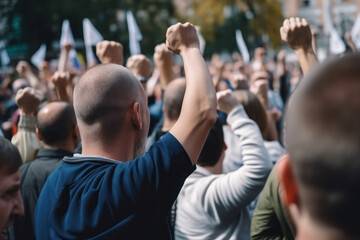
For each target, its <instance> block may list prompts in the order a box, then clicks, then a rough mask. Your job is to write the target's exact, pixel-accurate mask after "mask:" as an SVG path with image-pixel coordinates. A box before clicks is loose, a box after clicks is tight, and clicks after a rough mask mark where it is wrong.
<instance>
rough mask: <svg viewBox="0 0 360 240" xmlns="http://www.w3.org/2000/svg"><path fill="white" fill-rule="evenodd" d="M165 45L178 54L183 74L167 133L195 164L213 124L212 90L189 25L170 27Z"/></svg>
mask: <svg viewBox="0 0 360 240" xmlns="http://www.w3.org/2000/svg"><path fill="white" fill-rule="evenodd" d="M166 45H167V47H168V48H169V49H170V50H172V51H173V52H175V53H178V54H180V55H181V57H182V58H183V61H184V67H185V75H186V91H185V96H184V100H183V105H182V109H181V113H180V116H179V119H178V121H177V122H176V123H175V125H174V126H173V127H172V128H171V129H170V133H171V134H172V135H173V136H175V138H177V140H178V141H179V142H180V143H181V145H182V146H183V147H184V149H185V150H186V152H187V154H188V155H189V157H190V159H191V162H192V163H193V164H195V163H196V161H197V159H198V157H199V155H200V152H201V149H202V147H203V145H204V142H205V140H206V137H207V135H208V133H209V131H210V129H211V127H212V126H213V125H214V123H215V121H216V94H215V87H214V84H213V82H212V78H211V76H210V73H209V70H208V68H207V65H206V63H205V61H204V59H203V57H202V55H201V52H200V49H199V39H198V37H197V35H196V29H195V27H194V26H193V25H191V24H190V23H185V24H180V23H178V24H176V25H173V26H171V27H170V28H169V29H168V30H167V33H166Z"/></svg>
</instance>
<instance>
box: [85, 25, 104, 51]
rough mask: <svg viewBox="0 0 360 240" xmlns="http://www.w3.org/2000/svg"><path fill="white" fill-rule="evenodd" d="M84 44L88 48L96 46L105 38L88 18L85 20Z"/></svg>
mask: <svg viewBox="0 0 360 240" xmlns="http://www.w3.org/2000/svg"><path fill="white" fill-rule="evenodd" d="M83 31H84V42H85V45H86V46H96V44H97V43H98V42H100V41H102V40H104V38H103V37H102V36H101V34H100V33H99V31H98V30H97V29H96V28H95V27H94V25H92V23H91V22H90V20H89V19H88V18H85V19H84V20H83Z"/></svg>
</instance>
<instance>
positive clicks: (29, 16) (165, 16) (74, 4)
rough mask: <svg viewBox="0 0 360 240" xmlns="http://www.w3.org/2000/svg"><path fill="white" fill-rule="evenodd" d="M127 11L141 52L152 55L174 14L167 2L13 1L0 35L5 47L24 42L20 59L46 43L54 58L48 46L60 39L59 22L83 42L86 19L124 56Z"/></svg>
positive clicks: (160, 0) (53, 53)
mask: <svg viewBox="0 0 360 240" xmlns="http://www.w3.org/2000/svg"><path fill="white" fill-rule="evenodd" d="M127 10H132V11H133V13H134V16H135V18H136V20H137V22H138V25H139V28H140V30H141V32H142V34H143V36H144V39H143V41H141V42H140V44H141V47H142V52H143V53H144V54H152V53H153V50H154V46H155V44H158V43H161V42H163V41H164V40H165V32H166V29H167V27H168V26H169V25H170V21H171V19H172V16H173V15H174V7H173V5H172V2H171V1H170V0H142V1H140V0H125V1H121V0H76V1H75V0H61V1H59V0H17V2H16V5H15V7H14V8H13V9H12V10H11V11H9V12H7V13H6V18H7V21H8V23H7V25H6V26H7V27H6V29H5V33H1V35H2V34H4V35H5V36H6V40H7V43H8V44H7V45H14V44H20V43H27V44H28V45H29V51H28V52H26V53H25V54H26V55H25V56H23V57H29V56H30V55H31V54H32V53H33V52H34V51H35V50H36V49H37V48H39V46H40V44H41V43H46V44H47V46H48V57H49V55H50V57H56V54H58V51H52V49H51V46H52V43H53V42H54V41H59V40H60V35H61V25H62V22H63V20H64V19H68V20H69V21H70V26H71V29H72V32H73V35H74V38H75V40H81V41H83V29H82V20H83V19H84V18H89V19H90V20H91V22H92V23H93V24H94V26H95V27H96V28H97V29H98V30H99V32H100V33H101V34H102V35H103V37H104V39H108V40H114V41H119V42H121V43H122V44H123V45H124V51H125V54H127V53H128V52H129V50H128V30H127V23H126V19H125V16H126V14H125V12H126V11H127ZM119 13H120V14H119ZM117 16H120V18H119V17H117ZM121 16H122V17H121ZM18 19H21V20H20V21H19V20H18ZM15 23H17V24H20V30H19V28H15V27H14V24H15ZM53 50H54V49H53ZM78 50H80V51H84V49H78Z"/></svg>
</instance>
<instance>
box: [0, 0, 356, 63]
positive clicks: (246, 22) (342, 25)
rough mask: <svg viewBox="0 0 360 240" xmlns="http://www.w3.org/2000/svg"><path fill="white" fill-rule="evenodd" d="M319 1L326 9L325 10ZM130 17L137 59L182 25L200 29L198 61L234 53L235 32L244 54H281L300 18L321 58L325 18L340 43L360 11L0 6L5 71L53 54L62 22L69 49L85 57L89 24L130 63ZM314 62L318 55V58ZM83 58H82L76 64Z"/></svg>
mask: <svg viewBox="0 0 360 240" xmlns="http://www.w3.org/2000/svg"><path fill="white" fill-rule="evenodd" d="M324 2H328V4H329V6H326V4H325V3H324ZM128 10H131V11H132V12H133V14H134V16H135V19H136V21H137V24H138V26H139V28H140V31H141V33H142V35H143V40H142V41H141V42H140V46H141V52H142V53H143V54H145V55H147V56H150V55H152V54H153V51H154V46H155V45H156V44H159V43H161V42H164V40H165V32H166V29H167V27H168V26H170V25H171V24H174V23H176V22H178V21H181V22H185V21H189V22H192V23H193V24H195V25H198V26H200V29H201V33H202V35H203V36H204V38H205V40H206V47H205V51H204V56H205V57H206V58H209V57H211V55H212V54H213V53H214V52H218V53H222V54H225V55H226V54H229V55H230V54H231V53H232V52H234V51H238V46H237V43H236V39H235V31H236V30H237V29H240V30H241V31H242V35H243V37H244V40H245V43H246V45H247V47H248V49H249V52H250V54H251V55H252V54H253V50H254V48H256V47H258V46H267V49H268V51H269V52H270V53H271V51H277V50H278V49H279V48H280V47H281V40H280V34H279V28H280V26H281V24H282V22H283V19H284V18H286V17H291V16H299V17H304V18H306V19H307V20H308V21H309V23H310V25H311V27H312V29H313V32H314V34H315V35H316V37H317V38H316V39H317V49H318V51H319V50H320V51H322V52H323V54H326V52H327V51H328V44H329V33H328V32H327V31H326V26H325V25H326V21H324V12H326V11H329V12H330V16H331V19H332V24H333V26H334V27H335V29H336V30H337V32H338V33H339V35H340V36H341V37H342V38H343V36H344V34H345V32H346V31H349V30H351V28H352V26H353V24H354V21H355V19H356V16H357V13H358V12H359V10H360V1H358V0H328V1H324V0H286V1H285V0H281V1H280V0H222V1H219V0H142V1H140V0H76V1H75V0H61V1H60V0H0V40H3V42H4V44H5V46H6V51H7V53H8V55H9V57H10V60H11V64H14V63H16V62H17V61H18V60H20V59H26V60H28V59H30V57H31V55H32V54H34V52H35V51H36V50H37V49H39V47H40V45H41V44H46V47H47V51H46V59H47V60H48V59H54V58H57V57H58V55H59V49H60V42H59V40H60V35H61V27H62V22H63V21H64V20H65V19H68V20H69V22H70V26H71V30H72V33H73V35H74V39H75V48H76V51H77V52H78V54H79V55H80V56H85V46H84V40H83V29H82V21H83V19H84V18H89V19H90V21H91V22H92V23H93V25H94V26H95V28H96V29H97V30H98V31H99V32H100V33H101V35H102V36H103V37H104V39H107V40H114V41H118V42H121V43H122V44H123V46H124V54H125V56H129V47H128V46H129V34H128V27H127V23H126V11H128ZM319 57H320V58H321V56H319ZM83 58H84V57H83Z"/></svg>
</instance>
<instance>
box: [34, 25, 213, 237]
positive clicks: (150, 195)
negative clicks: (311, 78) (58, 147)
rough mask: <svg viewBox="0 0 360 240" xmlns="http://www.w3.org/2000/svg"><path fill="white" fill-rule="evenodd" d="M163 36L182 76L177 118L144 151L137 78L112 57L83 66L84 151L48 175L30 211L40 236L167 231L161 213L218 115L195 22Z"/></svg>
mask: <svg viewBox="0 0 360 240" xmlns="http://www.w3.org/2000/svg"><path fill="white" fill-rule="evenodd" d="M166 37H167V46H168V48H169V49H170V50H172V51H173V52H175V53H178V54H180V55H181V56H182V58H183V61H184V66H185V72H186V76H187V77H186V92H185V96H184V103H183V109H182V112H181V114H180V117H179V119H178V121H177V122H176V124H175V125H174V126H173V127H172V128H171V130H170V131H169V133H167V134H166V135H165V136H164V137H163V138H162V139H161V140H160V141H158V142H157V143H155V144H154V145H153V147H152V148H151V149H150V150H149V152H148V153H146V154H145V155H143V154H144V151H145V140H146V136H147V131H148V127H149V111H148V108H147V106H146V105H147V104H146V95H145V91H144V89H143V88H142V87H141V85H140V83H139V82H138V80H137V79H136V77H135V76H134V75H133V74H132V73H131V72H130V71H129V70H127V69H125V68H124V67H122V66H120V65H114V64H104V65H99V66H96V67H94V68H91V69H90V70H89V71H88V72H87V73H85V74H84V75H83V76H82V77H81V79H80V80H79V81H78V83H77V84H76V86H75V90H74V108H75V113H76V117H77V122H78V126H79V130H80V135H81V138H82V146H83V148H82V155H75V156H74V157H73V158H65V159H64V162H63V163H62V165H61V166H60V167H59V168H57V169H56V170H55V171H54V172H53V173H52V174H51V175H50V176H49V178H48V180H47V182H46V184H45V186H44V188H43V190H42V192H41V194H40V197H39V200H38V204H37V208H36V213H35V233H36V238H37V239H63V238H66V239H68V238H92V239H104V238H106V239H118V238H119V237H120V238H126V239H134V238H136V239H143V238H153V239H168V238H169V237H170V236H169V232H168V228H167V226H166V221H165V217H166V215H167V213H168V212H169V210H170V207H171V205H172V203H173V202H174V200H175V199H176V197H177V194H178V192H179V191H180V188H181V186H182V184H183V182H184V181H185V179H186V177H187V176H188V175H189V174H190V173H191V172H192V171H193V170H194V168H195V167H194V166H193V164H195V162H196V160H197V158H198V156H199V154H200V151H201V148H202V146H203V144H204V142H205V139H206V136H207V134H208V132H209V130H210V129H211V127H212V125H213V124H214V122H215V119H216V98H215V89H214V85H213V83H212V81H211V77H210V74H209V72H208V69H207V67H206V64H205V62H204V60H203V58H202V56H201V53H200V50H199V42H198V39H197V35H196V30H195V27H193V26H192V25H191V24H189V23H186V24H176V25H173V26H172V27H170V28H169V29H168V31H167V36H166ZM193 66H197V67H196V68H193ZM198 106H202V108H201V109H199V108H198ZM134 158H135V160H133V161H130V160H132V159H134Z"/></svg>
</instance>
